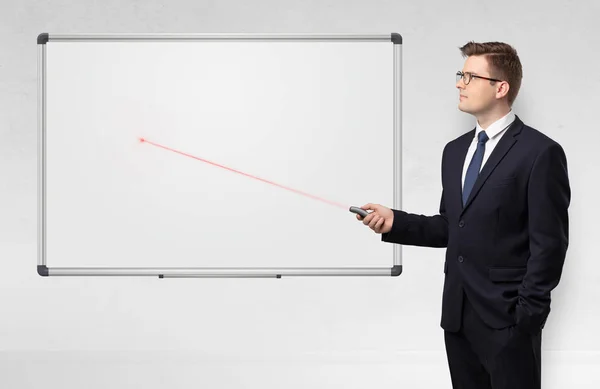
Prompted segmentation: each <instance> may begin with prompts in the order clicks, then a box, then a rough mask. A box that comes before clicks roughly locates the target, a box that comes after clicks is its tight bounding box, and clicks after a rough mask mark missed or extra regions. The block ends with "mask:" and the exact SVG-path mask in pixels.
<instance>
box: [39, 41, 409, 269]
mask: <svg viewBox="0 0 600 389" xmlns="http://www.w3.org/2000/svg"><path fill="white" fill-rule="evenodd" d="M38 49H39V56H38V69H39V145H40V147H39V162H40V163H39V188H40V190H39V239H38V241H39V251H38V273H39V274H40V275H43V276H54V275H56V276H100V275H101V276H120V275H126V276H137V275H140V276H159V277H281V276H348V275H356V276H390V275H392V276H397V275H399V274H400V273H401V265H402V262H401V251H400V249H399V247H397V246H398V245H391V244H385V243H382V242H381V236H380V235H378V234H375V233H373V231H372V230H370V229H369V228H368V227H366V226H364V225H363V224H362V223H361V222H359V221H357V220H356V216H355V215H354V214H353V213H350V212H349V211H348V208H349V207H350V206H352V205H354V206H361V205H363V204H365V203H369V202H373V203H381V204H385V205H387V206H393V207H396V208H399V207H400V206H401V204H400V201H401V197H400V195H401V116H400V113H401V110H400V108H401V99H400V98H401V93H400V88H401V81H400V79H401V37H400V36H399V35H398V34H382V35H348V34H345V35H344V34H339V35H291V34H287V35H283V34H271V35H266V34H262V35H259V34H254V35H253V34H221V35H219V34H212V35H209V34H187V35H184V34H137V35H116V34H112V35H111V34H96V35H54V34H41V35H40V36H39V37H38Z"/></svg>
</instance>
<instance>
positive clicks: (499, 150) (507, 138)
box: [459, 117, 523, 215]
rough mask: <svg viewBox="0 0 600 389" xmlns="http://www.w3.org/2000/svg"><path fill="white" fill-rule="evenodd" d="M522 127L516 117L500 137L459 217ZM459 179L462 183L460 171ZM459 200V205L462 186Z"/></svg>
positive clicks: (514, 140) (512, 143) (509, 147)
mask: <svg viewBox="0 0 600 389" xmlns="http://www.w3.org/2000/svg"><path fill="white" fill-rule="evenodd" d="M522 127H523V122H522V121H521V120H520V119H519V118H518V117H516V118H515V121H514V122H513V123H512V125H511V126H510V128H508V129H507V130H506V133H505V134H504V136H502V138H501V139H500V142H498V144H497V145H496V147H495V148H494V151H492V154H490V156H489V158H488V159H487V161H486V162H485V165H483V168H482V169H481V173H479V176H477V179H476V180H475V184H474V185H473V189H472V190H471V193H470V194H469V198H468V199H467V203H466V204H465V206H464V207H463V210H462V212H461V215H462V213H464V212H465V210H466V209H467V208H468V207H469V205H471V203H472V202H473V199H474V198H475V197H476V196H477V194H478V193H479V190H480V189H481V187H482V186H483V184H484V183H485V181H486V180H487V179H488V177H489V176H490V174H492V172H493V171H494V169H495V168H496V166H497V165H498V163H500V161H501V160H502V158H504V156H505V155H506V153H508V151H509V150H510V149H511V148H512V146H513V145H514V144H515V143H516V142H517V139H516V138H515V136H516V135H517V134H518V133H519V132H521V128H522ZM468 147H469V145H467V149H468ZM464 153H465V156H466V153H467V150H465V151H464ZM462 161H463V162H464V158H463V159H462ZM460 177H461V178H460V179H461V181H462V169H461V172H460ZM461 181H459V182H461ZM461 184H462V183H461ZM460 198H461V204H462V185H461V196H460Z"/></svg>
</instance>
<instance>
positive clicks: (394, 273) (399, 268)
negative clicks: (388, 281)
mask: <svg viewBox="0 0 600 389" xmlns="http://www.w3.org/2000/svg"><path fill="white" fill-rule="evenodd" d="M391 270H392V274H391V275H392V277H398V276H399V275H400V274H402V265H394V266H393V267H392V269H391Z"/></svg>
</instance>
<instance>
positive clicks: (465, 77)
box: [456, 70, 502, 85]
mask: <svg viewBox="0 0 600 389" xmlns="http://www.w3.org/2000/svg"><path fill="white" fill-rule="evenodd" d="M461 78H462V80H463V82H464V83H465V85H469V83H470V82H471V79H472V78H482V79H484V80H489V81H498V82H502V80H497V79H495V78H489V77H483V76H477V75H475V74H473V73H469V72H466V73H463V72H461V71H460V70H459V71H458V72H456V82H458V81H459V80H460V79H461Z"/></svg>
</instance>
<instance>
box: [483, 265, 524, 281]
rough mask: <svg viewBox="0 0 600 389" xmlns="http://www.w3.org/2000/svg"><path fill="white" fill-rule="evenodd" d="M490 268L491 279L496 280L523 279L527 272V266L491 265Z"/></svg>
mask: <svg viewBox="0 0 600 389" xmlns="http://www.w3.org/2000/svg"><path fill="white" fill-rule="evenodd" d="M488 270H489V276H490V280H491V281H496V282H510V281H522V280H523V277H524V276H525V273H527V267H491V268H489V269H488Z"/></svg>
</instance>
